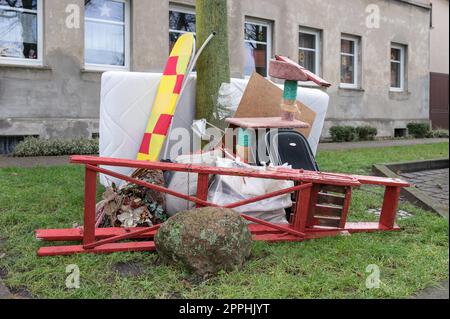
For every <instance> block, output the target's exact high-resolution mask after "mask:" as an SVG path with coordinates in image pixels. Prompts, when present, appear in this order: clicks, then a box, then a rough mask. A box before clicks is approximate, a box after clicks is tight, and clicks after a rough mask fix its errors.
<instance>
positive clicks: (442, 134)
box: [427, 130, 449, 138]
mask: <svg viewBox="0 0 450 319" xmlns="http://www.w3.org/2000/svg"><path fill="white" fill-rule="evenodd" d="M427 137H429V138H448V137H449V134H448V130H433V131H429V132H428V134H427Z"/></svg>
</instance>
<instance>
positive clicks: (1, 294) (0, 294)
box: [0, 278, 13, 299]
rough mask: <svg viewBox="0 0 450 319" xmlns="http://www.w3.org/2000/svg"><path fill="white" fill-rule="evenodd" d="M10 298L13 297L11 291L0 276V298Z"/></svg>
mask: <svg viewBox="0 0 450 319" xmlns="http://www.w3.org/2000/svg"><path fill="white" fill-rule="evenodd" d="M11 298H13V295H12V293H11V292H10V291H9V289H8V288H7V287H6V286H5V285H4V284H3V280H2V279H1V278H0V299H11Z"/></svg>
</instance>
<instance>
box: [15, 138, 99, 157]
mask: <svg viewBox="0 0 450 319" xmlns="http://www.w3.org/2000/svg"><path fill="white" fill-rule="evenodd" d="M94 154H98V139H92V140H91V139H82V138H80V139H70V140H64V139H49V140H46V139H40V138H36V137H28V138H26V139H25V140H23V141H22V142H20V143H19V144H17V146H16V148H15V150H14V152H13V155H14V156H17V157H30V156H59V155H94Z"/></svg>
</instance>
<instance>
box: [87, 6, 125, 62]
mask: <svg viewBox="0 0 450 319" xmlns="http://www.w3.org/2000/svg"><path fill="white" fill-rule="evenodd" d="M85 6H86V7H85V61H86V63H87V64H100V65H112V66H125V65H126V61H125V50H126V43H125V41H126V39H125V32H126V24H125V23H126V21H125V14H126V7H125V2H123V1H113V0H85Z"/></svg>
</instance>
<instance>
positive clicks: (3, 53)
mask: <svg viewBox="0 0 450 319" xmlns="http://www.w3.org/2000/svg"><path fill="white" fill-rule="evenodd" d="M42 12H43V10H42V0H0V63H2V64H30V65H39V64H42V51H43V50H42V42H43V41H42V24H43V23H42Z"/></svg>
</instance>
